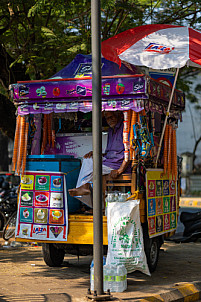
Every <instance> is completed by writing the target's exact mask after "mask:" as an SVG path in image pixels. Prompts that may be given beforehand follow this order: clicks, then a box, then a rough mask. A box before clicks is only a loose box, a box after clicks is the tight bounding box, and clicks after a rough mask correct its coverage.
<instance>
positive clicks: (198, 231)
mask: <svg viewBox="0 0 201 302" xmlns="http://www.w3.org/2000/svg"><path fill="white" fill-rule="evenodd" d="M180 221H181V223H183V225H184V231H183V234H178V235H177V234H175V235H173V236H172V237H170V238H169V240H170V241H174V242H176V243H180V242H183V243H184V242H195V241H197V240H198V239H199V238H201V211H198V212H195V213H191V212H187V211H186V212H185V211H183V212H182V213H181V214H180Z"/></svg>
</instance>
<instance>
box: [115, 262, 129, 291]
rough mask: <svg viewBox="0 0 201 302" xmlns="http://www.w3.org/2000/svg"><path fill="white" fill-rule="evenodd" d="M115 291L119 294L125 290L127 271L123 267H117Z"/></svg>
mask: <svg viewBox="0 0 201 302" xmlns="http://www.w3.org/2000/svg"><path fill="white" fill-rule="evenodd" d="M116 283H117V291H118V292H119V293H121V292H123V291H124V290H126V289H127V270H126V268H125V266H124V265H119V266H118V267H117V277H116Z"/></svg>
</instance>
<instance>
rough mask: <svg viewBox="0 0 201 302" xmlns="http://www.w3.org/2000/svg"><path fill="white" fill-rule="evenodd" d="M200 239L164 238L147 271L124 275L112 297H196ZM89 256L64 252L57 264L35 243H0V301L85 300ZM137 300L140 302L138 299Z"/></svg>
mask: <svg viewBox="0 0 201 302" xmlns="http://www.w3.org/2000/svg"><path fill="white" fill-rule="evenodd" d="M0 244H3V240H2V239H1V240H0ZM200 250H201V243H200V242H197V243H185V244H176V243H173V242H165V244H164V245H163V246H162V248H161V251H160V257H159V262H158V266H157V269H156V271H155V272H154V273H153V274H152V276H151V277H149V276H147V275H144V274H142V273H140V272H134V273H132V274H129V275H128V278H127V279H128V288H127V290H126V291H125V292H123V293H112V296H113V301H121V302H122V301H123V302H131V301H139V300H140V301H142V300H143V301H165V302H171V301H178V302H179V301H197V300H199V299H200V297H201V294H200V293H201V273H200V268H201V254H200ZM91 260H92V257H91V256H82V257H80V259H79V262H78V260H77V257H76V256H72V255H66V257H65V261H64V264H63V266H62V267H61V268H51V267H48V266H46V265H45V263H44V261H43V258H42V254H41V247H40V246H39V247H37V246H32V247H30V246H27V247H25V246H24V247H18V248H10V249H9V248H4V249H3V248H2V247H1V248H0V265H1V266H0V267H1V274H0V301H4V302H5V301H18V302H19V301H23V302H28V301H29V302H32V301H34V302H35V301H37V302H41V301H44V302H45V301H48V302H53V301H54V302H60V301H61V302H65V301H70V302H78V301H79V302H82V301H87V299H86V294H87V289H88V288H89V284H90V281H89V266H90V263H91ZM143 301H142V302H143Z"/></svg>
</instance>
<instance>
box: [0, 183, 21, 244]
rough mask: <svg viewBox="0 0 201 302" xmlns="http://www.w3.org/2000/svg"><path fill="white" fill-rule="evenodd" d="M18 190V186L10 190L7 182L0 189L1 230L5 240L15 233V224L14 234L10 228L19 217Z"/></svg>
mask: <svg viewBox="0 0 201 302" xmlns="http://www.w3.org/2000/svg"><path fill="white" fill-rule="evenodd" d="M17 189H18V187H17V186H13V187H12V188H10V186H9V184H8V183H7V182H5V183H3V184H2V187H1V189H0V229H1V230H3V235H2V236H3V238H4V239H5V240H8V239H9V238H11V237H12V236H13V235H14V232H15V230H14V225H13V223H12V232H10V228H9V226H10V224H11V222H12V221H13V219H14V218H15V217H16V215H17V214H16V213H17ZM15 222H16V219H15ZM8 230H9V232H8Z"/></svg>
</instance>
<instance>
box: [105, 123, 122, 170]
mask: <svg viewBox="0 0 201 302" xmlns="http://www.w3.org/2000/svg"><path fill="white" fill-rule="evenodd" d="M123 127H124V125H123V121H122V120H121V121H120V122H118V123H117V125H116V126H115V129H114V131H113V129H112V128H109V131H108V138H107V147H106V149H105V153H106V154H105V156H104V158H103V165H105V166H107V167H110V168H112V169H114V170H117V169H119V167H120V166H121V164H122V162H123V160H124V144H123Z"/></svg>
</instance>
